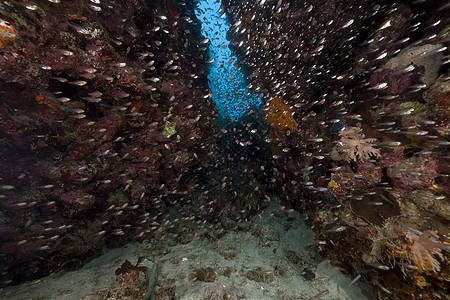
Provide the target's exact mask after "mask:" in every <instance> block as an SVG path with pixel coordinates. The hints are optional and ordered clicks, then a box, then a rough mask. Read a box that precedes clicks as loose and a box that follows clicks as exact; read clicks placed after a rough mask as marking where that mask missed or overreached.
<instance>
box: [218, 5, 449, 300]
mask: <svg viewBox="0 0 450 300" xmlns="http://www.w3.org/2000/svg"><path fill="white" fill-rule="evenodd" d="M406 3H408V4H406ZM446 5H447V6H448V4H446V3H445V1H420V3H419V2H417V1H416V2H410V1H407V2H402V3H393V2H387V1H371V2H367V1H362V2H361V1H334V0H333V1H290V0H280V1H266V0H256V1H241V0H224V1H223V6H224V7H225V8H226V12H227V13H228V17H229V22H230V24H231V30H230V32H229V37H230V39H231V41H232V43H231V46H230V47H231V48H232V49H233V50H234V51H236V53H238V56H239V57H240V58H241V64H242V65H243V66H244V67H245V68H247V70H248V73H249V74H250V78H249V80H250V84H251V91H252V92H254V93H259V94H260V95H261V98H262V99H263V102H264V103H265V106H264V113H265V121H266V122H265V124H264V122H262V123H263V124H261V126H262V127H263V128H265V131H264V134H265V142H266V143H267V144H266V147H267V148H269V149H270V151H271V155H272V161H273V164H274V168H272V170H276V172H275V177H276V179H277V181H278V182H282V183H281V190H280V193H281V198H282V199H284V200H286V201H288V202H289V203H292V204H293V205H294V206H295V207H296V208H298V209H299V210H301V211H303V213H304V214H305V215H306V218H307V219H308V222H310V224H311V225H312V226H313V228H314V230H315V231H316V232H317V234H318V235H317V249H318V250H319V251H321V252H323V253H326V254H328V255H329V256H330V257H331V260H332V263H333V264H334V265H335V266H337V267H339V268H340V269H341V271H342V272H344V273H346V274H349V275H351V276H354V277H356V276H357V275H361V278H364V279H365V280H367V281H368V282H370V283H371V284H372V285H373V286H374V287H375V289H376V290H377V292H378V297H379V298H380V299H412V298H414V299H438V298H441V299H444V298H446V297H448V293H449V291H448V280H449V279H450V268H449V261H448V258H449V238H450V231H449V218H448V211H449V210H448V201H449V192H450V191H449V187H450V179H449V167H448V166H449V156H448V153H449V145H450V141H449V125H450V123H449V120H450V119H449V116H450V115H449V110H448V108H449V80H448V79H449V75H450V73H449V72H448V54H449V52H448V46H449V45H450V44H449V39H448V36H449V27H448V21H446V20H448V8H446V7H447V6H446ZM446 22H447V23H446ZM267 171H268V170H267V169H266V170H264V172H267Z"/></svg>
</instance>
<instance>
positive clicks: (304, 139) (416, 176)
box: [0, 0, 450, 299]
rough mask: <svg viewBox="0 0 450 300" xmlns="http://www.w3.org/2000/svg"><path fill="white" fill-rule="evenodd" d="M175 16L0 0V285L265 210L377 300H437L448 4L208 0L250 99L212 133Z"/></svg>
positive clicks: (136, 6)
mask: <svg viewBox="0 0 450 300" xmlns="http://www.w3.org/2000/svg"><path fill="white" fill-rule="evenodd" d="M195 5H196V1H194V0H186V1H182V2H181V1H175V0H152V1H143V0H119V1H112V0H102V1H97V0H95V1H94V0H92V1H64V0H39V1H28V2H24V1H3V2H1V3H0V54H1V55H0V141H1V142H2V144H1V147H0V161H1V165H2V168H0V265H1V267H0V270H1V271H0V286H7V285H11V284H15V283H18V282H22V281H26V280H31V279H36V278H39V277H42V276H44V275H46V274H49V273H51V272H55V271H59V270H68V269H73V268H77V267H79V266H80V265H82V264H83V263H84V262H85V261H86V260H88V259H89V258H92V257H93V256H95V255H96V254H97V253H99V252H100V251H101V250H102V249H105V248H108V247H117V246H119V245H123V244H125V243H126V242H130V241H137V240H143V239H154V238H155V236H157V237H158V239H164V238H165V237H166V236H171V242H172V243H178V244H180V243H182V244H183V243H185V242H187V241H188V240H192V239H193V238H194V239H195V237H197V234H198V233H197V232H193V229H192V228H191V227H190V224H193V222H194V223H195V225H196V226H200V227H201V226H205V228H207V232H206V233H204V236H203V237H204V238H207V239H208V240H219V239H220V237H221V236H222V235H223V234H224V232H229V231H235V230H245V231H248V230H251V228H249V227H250V226H249V225H248V222H247V220H248V217H249V216H250V215H253V214H255V213H258V212H259V211H261V209H262V208H263V207H264V206H266V205H267V203H268V202H270V201H272V200H274V199H277V200H279V199H281V200H283V201H285V202H286V203H288V204H291V205H292V206H293V207H295V208H296V209H298V210H300V211H301V212H302V213H303V214H304V216H305V218H306V219H307V221H308V222H309V224H310V225H311V227H313V228H314V230H315V231H316V233H317V238H316V241H315V244H316V248H317V251H319V252H320V253H323V254H327V255H328V256H329V257H330V258H331V262H332V263H333V264H334V266H336V267H338V268H339V269H340V270H341V271H342V272H343V273H345V274H348V275H352V276H354V278H357V279H356V280H358V279H359V278H362V279H365V280H366V281H368V282H370V283H371V284H372V285H373V286H374V287H375V288H376V290H377V292H378V297H379V298H380V299H412V297H417V298H421V299H438V298H445V297H446V295H448V287H447V285H448V284H446V282H447V283H448V280H449V278H450V273H449V272H450V269H449V264H448V251H449V244H448V243H449V234H450V232H449V217H450V212H449V206H448V197H449V192H450V180H449V167H448V166H449V157H448V153H449V145H450V141H449V122H450V112H449V90H450V89H449V78H450V77H449V71H448V62H449V61H448V57H449V56H448V55H449V51H448V46H449V25H448V21H447V20H448V4H446V3H445V2H444V1H402V2H395V3H392V1H340V0H337V1H335V0H332V1H325V0H323V1H292V0H276V1H275V0H252V1H241V0H223V1H222V10H223V13H224V17H225V18H227V20H228V22H229V23H230V25H231V30H230V31H229V32H228V37H229V39H230V40H231V45H230V48H231V49H232V50H233V51H234V53H236V55H237V57H238V58H239V59H240V61H239V63H240V67H242V68H243V69H245V70H246V74H247V73H248V75H249V78H248V81H249V82H248V85H247V86H246V87H247V88H248V89H249V90H250V92H251V93H254V94H259V95H260V96H261V99H262V100H263V103H264V105H263V107H262V108H261V110H260V111H252V112H251V113H250V114H249V115H248V116H246V117H244V118H242V119H241V120H240V121H239V122H237V123H235V124H230V126H229V128H227V129H226V130H224V129H220V128H219V127H218V125H217V122H216V121H217V118H218V114H217V110H216V109H215V108H214V105H213V103H212V101H211V98H210V96H211V95H209V89H208V80H207V72H208V69H207V68H208V67H207V66H208V61H209V60H210V59H209V57H208V53H207V45H205V42H203V41H204V39H205V37H202V36H201V27H200V21H201V20H197V19H196V17H195V14H194V7H195ZM209 38H210V39H211V38H213V37H209ZM280 207H282V209H284V208H285V207H284V206H280ZM172 209H173V210H172ZM175 210H176V213H173V211H175ZM165 214H169V215H171V216H172V217H173V218H172V219H170V218H168V219H163V217H162V216H163V215H165ZM138 264H139V263H137V264H136V265H135V266H131V267H130V268H129V270H128V271H130V272H128V271H127V272H125V273H126V274H125V273H124V274H125V275H127V274H128V275H127V276H129V278H128V277H127V278H128V279H133V276H134V283H139V284H140V281H139V279H138V278H137V279H138V280H135V279H136V272H137V277H138V275H139V271H136V270H135V269H136V268H138ZM131 271H133V272H131ZM122 275H123V274H122V273H120V274H118V276H122ZM250 275H252V274H250ZM358 276H359V277H358ZM250 277H251V276H250ZM128 279H127V280H128ZM123 282H125V281H123ZM123 282H119V283H120V284H121V283H123ZM139 286H140V285H139ZM130 292H132V293H134V294H136V295H137V294H139V293H140V290H139V291H138V290H136V291H135V290H132V291H130ZM319 296H320V295H319Z"/></svg>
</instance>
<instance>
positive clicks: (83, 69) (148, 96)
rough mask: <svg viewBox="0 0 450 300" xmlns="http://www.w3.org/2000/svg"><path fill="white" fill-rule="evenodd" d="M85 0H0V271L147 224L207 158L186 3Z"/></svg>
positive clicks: (143, 229)
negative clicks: (167, 198) (192, 169)
mask: <svg viewBox="0 0 450 300" xmlns="http://www.w3.org/2000/svg"><path fill="white" fill-rule="evenodd" d="M97 2H99V1H56V0H55V1H44V0H42V1H33V2H29V3H27V2H23V1H2V3H0V41H1V42H0V52H1V57H0V66H1V67H0V86H1V88H0V139H1V141H2V146H1V149H0V160H1V164H2V168H1V170H0V178H1V186H0V189H1V192H0V194H1V195H0V197H1V201H0V207H1V213H0V215H1V219H0V222H1V226H0V228H1V229H0V230H1V234H0V241H1V245H0V253H1V255H0V261H1V263H0V264H1V265H2V267H1V272H0V273H1V275H0V277H1V280H0V281H1V282H2V283H1V285H8V284H11V283H16V282H20V281H24V280H27V279H33V278H37V277H39V276H42V275H45V274H48V273H49V272H51V271H55V270H59V269H61V268H70V267H77V266H79V264H80V262H82V261H84V258H86V257H91V256H93V255H95V254H96V253H97V252H98V251H99V250H101V249H102V248H104V247H114V246H118V245H120V244H123V243H125V242H127V241H132V240H137V239H140V238H145V237H150V236H151V235H152V233H151V232H152V230H151V229H150V228H151V227H153V226H155V225H151V224H152V223H153V222H157V221H158V217H159V216H160V215H161V214H162V213H163V212H165V207H166V205H165V203H164V201H163V198H165V197H172V196H173V195H174V193H175V191H176V187H177V186H178V181H179V180H180V178H181V177H182V176H183V174H185V173H186V172H187V171H188V170H189V169H190V168H192V167H195V166H197V165H201V164H202V163H204V162H206V161H209V159H210V156H211V153H212V152H211V151H212V149H213V143H214V142H215V138H216V136H217V135H218V131H217V125H216V123H215V119H216V117H217V114H216V111H215V109H214V107H213V105H212V103H211V102H210V100H209V99H208V97H207V94H208V89H207V86H206V83H205V82H206V81H205V80H206V79H205V78H206V77H205V76H206V75H205V74H206V65H205V63H204V60H205V58H206V56H205V55H206V53H205V51H204V50H202V49H199V47H198V46H199V43H200V41H201V39H200V38H201V37H200V36H199V34H198V31H199V30H198V27H197V26H198V23H193V22H192V19H194V15H193V12H192V10H193V3H191V2H186V3H183V4H184V5H181V4H179V3H178V2H177V1H127V0H123V1H101V3H97ZM173 197H174V196H173Z"/></svg>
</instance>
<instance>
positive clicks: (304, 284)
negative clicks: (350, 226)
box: [0, 204, 376, 300]
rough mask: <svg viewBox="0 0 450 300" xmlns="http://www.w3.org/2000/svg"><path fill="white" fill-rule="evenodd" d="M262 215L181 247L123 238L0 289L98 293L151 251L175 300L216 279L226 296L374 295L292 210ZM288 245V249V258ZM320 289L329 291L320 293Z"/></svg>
mask: <svg viewBox="0 0 450 300" xmlns="http://www.w3.org/2000/svg"><path fill="white" fill-rule="evenodd" d="M261 217H262V220H261V218H260V217H259V216H255V217H254V218H252V219H251V220H250V222H252V223H255V224H258V225H252V226H253V227H257V226H261V228H260V229H261V231H260V232H261V233H262V234H258V235H255V234H252V233H250V232H240V231H236V232H231V233H227V234H225V235H224V236H223V237H222V238H221V239H220V240H219V241H211V240H208V239H206V238H205V239H203V238H199V237H197V238H196V239H194V240H193V241H191V242H189V243H187V244H186V245H185V246H184V247H182V246H181V245H176V246H169V243H166V242H164V241H160V240H152V241H145V242H143V243H134V244H128V245H126V246H124V247H122V248H118V249H113V250H109V251H108V252H106V253H105V254H103V255H102V256H100V257H98V258H96V259H94V260H92V261H91V262H89V263H88V264H86V265H85V266H84V267H83V268H81V269H79V270H77V271H72V272H66V273H62V274H52V275H50V276H48V277H45V278H42V279H41V280H39V281H37V282H33V283H24V284H21V285H18V286H13V287H9V288H6V289H3V290H0V299H11V300H25V299H27V300H34V299H35V300H38V299H39V300H50V299H52V300H57V299H59V300H63V299H64V300H66V299H67V300H69V299H74V300H75V299H76V300H79V299H86V300H87V299H98V298H95V297H91V296H89V295H92V294H94V293H95V292H96V291H99V290H101V289H110V288H112V287H113V286H114V283H115V281H116V275H115V274H114V272H115V270H116V269H117V268H119V267H120V266H121V264H122V263H123V262H124V261H125V260H126V259H127V260H129V261H130V262H131V263H132V264H134V263H135V262H136V261H137V259H138V257H139V256H144V257H147V258H149V259H146V260H145V261H144V262H143V263H142V264H141V265H142V266H147V267H149V269H150V268H151V267H152V265H153V262H152V261H150V258H153V259H154V260H157V263H158V265H159V276H158V284H157V286H156V290H158V288H159V286H160V285H161V283H163V282H165V281H167V280H168V279H174V280H175V285H176V290H175V298H176V299H180V300H201V299H204V298H205V293H206V290H207V289H208V287H210V286H211V285H214V284H221V285H222V286H223V287H224V289H225V291H226V293H227V295H228V298H227V299H258V300H262V299H283V300H288V299H289V300H290V299H324V300H326V299H329V300H331V299H350V300H365V299H376V295H375V292H374V291H373V289H372V288H371V287H370V285H369V284H368V283H366V282H364V281H363V280H359V281H358V282H356V283H355V284H353V285H352V286H349V283H350V282H351V280H352V279H353V278H349V277H346V276H344V275H343V274H342V273H341V272H340V271H339V270H337V269H335V268H334V267H333V266H332V265H331V264H330V262H329V260H328V259H327V258H324V257H322V256H320V255H318V254H317V252H316V251H315V250H314V246H313V240H314V236H315V234H314V232H313V231H312V230H311V229H310V228H309V227H308V226H307V225H306V224H305V223H304V222H303V220H302V219H301V218H300V216H299V214H298V213H297V212H295V211H294V212H290V213H289V212H286V211H285V210H284V211H281V210H280V209H279V205H275V204H274V205H272V206H270V207H268V208H267V209H266V210H265V211H264V212H263V213H262V214H261ZM344 234H345V233H344ZM199 236H200V235H199ZM263 245H264V246H263ZM156 249H157V250H156ZM288 251H292V252H290V253H289V254H290V255H289V256H290V258H289V259H288ZM297 259H298V261H297ZM207 267H210V268H212V269H213V271H214V273H215V275H216V277H215V281H214V282H200V281H193V280H192V274H193V272H194V269H199V268H207ZM256 268H260V269H261V270H263V271H264V272H265V274H269V276H271V277H272V278H273V281H271V282H268V283H264V282H256V281H253V280H250V279H248V278H247V272H249V271H251V270H254V269H256ZM305 270H310V271H311V272H313V273H314V275H315V278H314V279H311V278H308V280H307V279H305V278H304V277H303V275H305V274H302V273H304V272H305ZM308 273H309V272H308ZM309 275H311V273H309ZM324 290H327V292H326V293H324V294H321V295H320V296H318V295H319V294H320V293H321V292H322V291H324Z"/></svg>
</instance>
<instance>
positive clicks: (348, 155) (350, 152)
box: [331, 127, 381, 162]
mask: <svg viewBox="0 0 450 300" xmlns="http://www.w3.org/2000/svg"><path fill="white" fill-rule="evenodd" d="M339 136H340V137H341V139H340V140H339V141H338V142H337V145H336V147H335V148H334V149H333V151H332V152H331V158H332V159H333V160H345V161H347V162H350V161H351V160H354V161H364V160H368V159H369V158H370V156H373V157H380V156H381V152H380V150H379V149H377V148H374V147H373V146H372V143H373V142H375V141H376V139H375V138H365V135H364V133H362V129H361V128H360V127H350V128H344V130H341V131H339Z"/></svg>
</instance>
